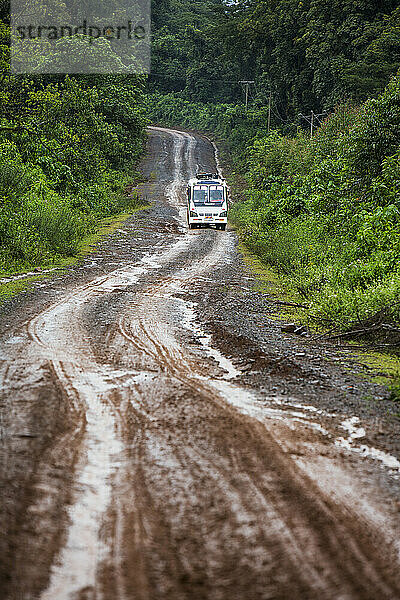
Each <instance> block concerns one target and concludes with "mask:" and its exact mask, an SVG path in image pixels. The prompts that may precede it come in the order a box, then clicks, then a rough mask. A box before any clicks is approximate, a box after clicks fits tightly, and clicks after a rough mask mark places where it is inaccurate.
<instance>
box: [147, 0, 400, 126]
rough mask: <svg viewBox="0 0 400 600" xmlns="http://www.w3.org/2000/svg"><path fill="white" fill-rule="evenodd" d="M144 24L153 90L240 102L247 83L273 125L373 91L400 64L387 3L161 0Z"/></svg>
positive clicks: (397, 14) (398, 18)
mask: <svg viewBox="0 0 400 600" xmlns="http://www.w3.org/2000/svg"><path fill="white" fill-rule="evenodd" d="M153 21H154V22H153V33H154V44H153V59H152V75H151V77H150V82H151V87H150V90H151V91H152V92H154V91H159V92H162V93H169V92H180V93H181V94H182V97H183V98H185V99H187V100H191V101H193V102H202V103H210V102H213V103H216V104H217V103H222V104H224V103H237V102H241V103H243V92H242V89H241V86H240V85H239V83H238V82H239V81H240V80H254V81H255V82H256V86H254V87H253V88H252V97H251V101H252V103H254V106H255V107H260V106H265V105H266V104H267V99H268V97H269V94H270V92H271V91H272V95H273V109H274V112H273V115H272V120H273V122H274V123H275V125H279V124H280V123H282V122H285V121H286V120H289V121H291V122H298V113H299V112H302V113H304V114H306V113H307V112H309V111H310V110H314V111H315V112H320V111H321V110H322V109H323V108H326V109H328V110H329V111H331V109H332V107H333V106H334V105H335V104H337V103H339V102H343V101H344V100H345V99H348V98H351V99H353V100H355V101H357V102H361V101H363V100H365V99H366V98H368V97H371V96H376V95H377V94H379V93H380V92H381V91H382V90H383V89H384V87H385V86H386V85H387V83H388V81H389V79H390V76H391V75H394V74H395V73H396V72H397V70H398V69H399V67H400V35H399V31H400V9H399V8H398V2H396V0H387V1H386V2H384V3H383V2H381V0H364V1H362V2H360V1H357V0H347V1H346V2H343V1H342V0H332V1H331V2H326V1H322V0H305V1H304V2H299V0H275V1H274V2H271V1H267V0H246V1H240V2H227V1H225V0H201V1H200V0H196V1H193V0H162V2H157V3H154V14H153ZM281 119H283V121H282V120H281Z"/></svg>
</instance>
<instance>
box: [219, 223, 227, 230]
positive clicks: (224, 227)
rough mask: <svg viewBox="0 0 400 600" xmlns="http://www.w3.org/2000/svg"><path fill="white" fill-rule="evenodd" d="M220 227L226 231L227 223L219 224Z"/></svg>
mask: <svg viewBox="0 0 400 600" xmlns="http://www.w3.org/2000/svg"><path fill="white" fill-rule="evenodd" d="M219 228H220V229H222V231H225V229H226V223H221V225H220V226H219Z"/></svg>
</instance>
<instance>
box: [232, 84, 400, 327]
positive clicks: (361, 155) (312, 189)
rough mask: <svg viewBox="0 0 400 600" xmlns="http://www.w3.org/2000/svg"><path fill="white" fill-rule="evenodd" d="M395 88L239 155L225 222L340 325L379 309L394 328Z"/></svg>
mask: <svg viewBox="0 0 400 600" xmlns="http://www.w3.org/2000/svg"><path fill="white" fill-rule="evenodd" d="M399 103H400V82H399V77H396V78H393V80H392V81H391V82H390V84H389V85H388V86H387V88H386V90H385V91H384V93H383V94H382V95H381V96H380V97H379V98H377V99H375V100H369V101H367V102H366V103H365V104H364V105H363V106H361V108H355V107H353V106H351V105H348V104H347V105H342V106H339V107H338V108H337V109H336V111H335V113H334V114H333V115H332V116H331V117H330V118H329V119H327V120H326V121H325V122H324V123H323V125H322V127H321V128H320V130H319V131H318V134H317V135H316V136H315V137H314V138H313V139H310V138H305V137H304V135H303V134H302V133H299V134H298V135H297V137H295V138H286V137H284V136H281V135H278V134H277V133H276V132H274V133H273V134H272V135H270V136H268V137H266V138H262V139H259V140H256V141H255V142H253V144H252V145H251V147H250V148H249V150H248V161H247V173H248V176H247V181H248V191H247V194H246V199H245V200H244V201H242V202H239V203H237V204H236V205H235V206H234V207H233V209H232V211H231V218H232V219H233V220H234V221H235V222H236V223H237V224H238V225H239V226H240V228H241V229H242V231H243V235H244V240H245V242H246V243H247V245H248V246H249V247H250V248H251V249H252V250H253V251H254V252H255V253H257V254H258V255H259V256H260V257H261V258H262V259H263V260H264V261H265V262H266V263H268V264H270V265H272V266H273V267H274V268H275V269H276V270H277V271H278V272H280V273H281V274H282V275H283V276H284V277H285V278H286V279H287V280H288V281H290V283H291V285H292V287H293V288H294V289H295V290H296V291H297V293H298V294H300V295H301V296H302V297H303V298H305V299H306V300H307V301H308V302H309V304H310V306H311V308H312V312H313V313H314V314H316V315H319V316H320V317H323V318H324V319H329V320H332V322H335V323H336V324H338V325H339V326H341V327H342V328H346V327H348V326H349V325H350V324H352V323H354V322H356V321H359V320H365V319H368V318H370V317H371V315H373V314H375V313H378V312H380V311H382V310H385V311H386V312H387V313H388V314H391V318H392V319H393V320H394V321H395V322H397V323H399V322H400V304H399V303H398V298H399V292H400V200H399V198H400V196H399V192H400V150H399V148H400V126H399V125H400V118H399V117H400V113H399V106H400V104H399Z"/></svg>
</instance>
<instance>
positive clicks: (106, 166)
mask: <svg viewBox="0 0 400 600" xmlns="http://www.w3.org/2000/svg"><path fill="white" fill-rule="evenodd" d="M8 39H9V30H8V27H7V26H6V24H5V23H4V22H1V21H0V79H1V88H0V273H1V272H3V273H7V272H12V271H19V270H25V269H30V268H31V267H32V266H39V265H40V266H43V265H51V264H53V263H55V262H59V261H60V260H61V259H63V258H65V257H67V256H72V255H74V254H76V253H77V252H78V249H79V244H80V242H81V240H82V239H83V238H84V237H85V236H86V235H88V234H90V233H92V232H94V231H95V230H96V229H97V228H98V227H99V226H100V222H101V219H103V218H104V217H108V216H110V215H115V214H117V213H121V212H124V211H129V210H130V209H131V208H132V207H134V206H135V204H136V203H137V199H136V198H135V196H134V195H132V194H131V193H129V194H128V193H125V190H126V188H127V187H128V184H130V183H132V179H133V178H134V176H135V167H136V164H137V161H138V159H139V157H140V155H141V152H142V149H143V140H144V133H143V129H144V126H145V123H146V119H145V115H144V111H143V102H142V99H143V88H144V83H145V82H144V78H143V77H127V76H123V75H121V76H104V77H103V76H85V77H84V76H81V77H79V76H74V77H68V76H62V75H60V76H56V75H53V76H43V75H38V76H35V77H28V76H10V75H9V74H8Z"/></svg>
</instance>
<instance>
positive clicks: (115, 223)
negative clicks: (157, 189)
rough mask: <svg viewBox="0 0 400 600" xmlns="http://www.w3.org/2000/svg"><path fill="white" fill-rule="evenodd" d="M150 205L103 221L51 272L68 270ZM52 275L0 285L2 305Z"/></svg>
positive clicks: (20, 273)
mask: <svg viewBox="0 0 400 600" xmlns="http://www.w3.org/2000/svg"><path fill="white" fill-rule="evenodd" d="M148 206H149V205H145V204H144V205H142V206H137V207H135V208H134V209H133V210H131V211H129V212H124V213H120V214H119V215H114V216H112V217H106V218H105V219H101V220H100V221H99V223H98V229H97V230H96V231H95V232H94V233H91V234H89V235H87V236H86V237H85V238H83V240H82V241H81V242H80V244H79V249H78V252H77V253H76V254H75V255H74V256H69V257H67V258H61V259H59V260H57V261H55V262H54V264H52V265H51V267H52V268H51V270H53V269H56V270H57V271H59V270H61V269H66V268H68V267H70V266H72V265H74V264H76V263H77V262H79V261H80V260H82V258H84V257H85V256H87V255H88V254H90V252H93V251H94V250H95V248H96V245H97V244H98V243H99V242H100V241H101V240H102V239H103V238H105V237H106V236H108V235H110V234H112V233H114V231H116V230H117V229H118V228H119V227H120V226H121V225H122V224H123V223H124V222H125V221H126V220H127V219H128V218H129V217H131V216H132V215H133V214H135V213H136V212H139V211H140V210H144V209H145V208H148ZM47 266H48V265H38V267H39V268H42V267H45V268H46V267H47ZM30 271H31V269H30V270H28V271H20V270H19V271H15V272H14V273H6V274H4V277H12V276H13V275H23V274H24V273H27V272H28V273H29V272H30ZM50 276H51V274H50V273H40V272H38V274H37V275H32V276H29V277H26V278H24V279H17V280H16V281H10V282H7V283H2V284H0V304H2V303H3V302H5V301H7V300H9V299H10V298H12V297H13V296H16V295H17V294H20V293H21V292H26V291H27V290H29V289H31V288H32V285H33V283H34V282H36V281H38V280H40V279H46V278H48V277H50Z"/></svg>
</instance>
